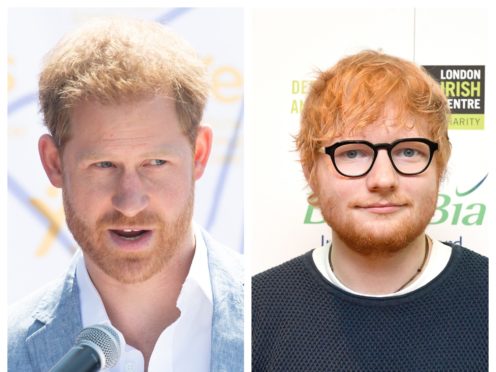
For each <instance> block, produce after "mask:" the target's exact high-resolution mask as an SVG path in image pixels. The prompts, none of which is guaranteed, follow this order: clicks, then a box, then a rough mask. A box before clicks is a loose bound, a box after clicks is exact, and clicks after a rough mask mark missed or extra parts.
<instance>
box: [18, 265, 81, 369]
mask: <svg viewBox="0 0 496 372" xmlns="http://www.w3.org/2000/svg"><path fill="white" fill-rule="evenodd" d="M75 262H77V260H76V259H74V260H73V262H72V264H71V267H70V269H69V271H68V274H67V275H66V277H65V280H64V282H62V283H60V285H58V286H56V287H54V288H53V289H52V290H51V291H49V292H47V293H46V294H45V296H44V297H43V298H42V299H41V301H40V303H39V305H38V307H37V309H36V311H35V313H34V317H35V319H36V321H35V322H34V323H33V325H32V326H31V329H30V331H29V336H28V337H27V339H26V346H27V349H28V353H29V356H30V361H31V364H32V366H33V369H34V370H37V371H42V372H45V371H48V370H49V369H50V368H51V367H53V366H54V365H55V364H56V363H57V362H58V361H59V360H60V358H62V356H64V354H65V353H66V352H67V351H69V349H70V348H71V347H72V346H73V345H74V341H75V339H76V336H77V334H78V333H79V332H80V331H81V329H82V321H81V307H80V304H79V289H78V286H77V283H76V281H75V271H76V265H75Z"/></svg>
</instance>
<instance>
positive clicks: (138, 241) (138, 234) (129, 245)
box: [108, 227, 153, 251]
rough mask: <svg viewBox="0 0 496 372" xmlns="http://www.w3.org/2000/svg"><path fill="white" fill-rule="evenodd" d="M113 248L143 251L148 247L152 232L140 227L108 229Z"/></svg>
mask: <svg viewBox="0 0 496 372" xmlns="http://www.w3.org/2000/svg"><path fill="white" fill-rule="evenodd" d="M108 232H109V235H110V239H111V241H112V242H113V244H114V246H115V247H116V248H119V249H123V250H129V251H139V250H145V249H147V248H148V247H150V246H151V245H150V242H151V239H152V236H153V230H151V229H149V228H141V227H123V228H111V229H108Z"/></svg>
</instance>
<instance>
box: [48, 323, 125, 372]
mask: <svg viewBox="0 0 496 372" xmlns="http://www.w3.org/2000/svg"><path fill="white" fill-rule="evenodd" d="M123 345H124V340H123V337H122V335H121V334H120V332H119V331H117V330H116V329H115V328H114V327H112V326H110V325H106V324H96V325H93V326H91V327H87V328H84V329H83V330H82V331H81V332H80V333H79V335H78V336H77V337H76V344H75V345H74V346H73V347H72V348H71V349H70V350H69V351H68V352H67V353H66V354H65V355H64V356H63V357H62V359H60V360H59V361H58V362H57V364H55V365H54V366H53V367H52V369H50V371H49V372H93V371H99V370H100V369H104V368H112V367H114V366H115V365H116V364H117V362H118V361H119V358H120V356H121V352H122V348H123Z"/></svg>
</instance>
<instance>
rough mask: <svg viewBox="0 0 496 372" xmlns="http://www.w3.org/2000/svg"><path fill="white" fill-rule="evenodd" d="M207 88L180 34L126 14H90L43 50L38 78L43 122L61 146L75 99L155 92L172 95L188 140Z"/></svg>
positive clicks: (119, 98)
mask: <svg viewBox="0 0 496 372" xmlns="http://www.w3.org/2000/svg"><path fill="white" fill-rule="evenodd" d="M208 90H209V87H208V82H207V76H206V67H205V64H204V63H203V61H202V60H201V59H200V58H199V56H198V55H197V54H196V52H195V51H194V50H193V49H192V48H191V47H190V46H189V45H188V44H187V43H186V42H185V41H184V40H182V39H181V38H179V37H178V36H177V35H175V34H174V33H172V32H171V31H169V30H168V29H167V28H165V27H164V26H162V25H161V24H159V23H157V22H153V21H145V20H138V19H131V18H114V17H111V18H102V19H96V20H93V21H91V22H89V23H87V24H85V25H83V26H82V27H81V28H79V29H77V30H75V31H74V32H72V33H70V34H69V35H67V36H66V37H64V38H63V39H62V40H61V41H60V42H59V43H58V44H57V45H56V46H55V47H54V48H53V49H52V50H51V51H50V52H49V53H48V54H47V56H46V57H45V60H44V64H43V67H42V71H41V74H40V79H39V100H40V109H41V112H42V114H43V118H44V123H45V125H46V126H47V128H48V130H49V132H50V133H51V135H52V136H53V137H54V141H55V143H56V144H57V146H59V148H61V149H62V148H63V146H64V144H65V143H66V142H67V140H68V139H69V138H70V134H71V132H70V121H71V109H72V108H73V107H74V106H75V105H76V104H77V103H79V102H83V101H92V100H93V101H96V102H99V103H102V104H120V103H124V102H132V101H137V100H140V99H147V98H151V97H153V96H155V95H163V96H164V97H169V98H171V99H173V100H175V103H176V104H175V105H176V112H177V114H178V118H179V121H180V124H181V126H182V129H183V132H184V134H185V135H186V136H187V137H188V139H189V141H190V143H191V144H192V145H193V144H194V141H195V139H196V135H197V129H198V125H199V124H200V121H201V119H202V115H203V110H204V108H205V104H206V100H207V97H208Z"/></svg>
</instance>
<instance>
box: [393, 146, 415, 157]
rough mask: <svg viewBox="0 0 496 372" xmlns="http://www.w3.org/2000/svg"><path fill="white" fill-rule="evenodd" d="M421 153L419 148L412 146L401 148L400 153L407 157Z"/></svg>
mask: <svg viewBox="0 0 496 372" xmlns="http://www.w3.org/2000/svg"><path fill="white" fill-rule="evenodd" d="M418 154H419V152H418V150H415V149H412V148H405V149H401V150H400V152H399V154H398V155H400V156H404V157H406V158H413V157H415V156H417V155H418Z"/></svg>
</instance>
